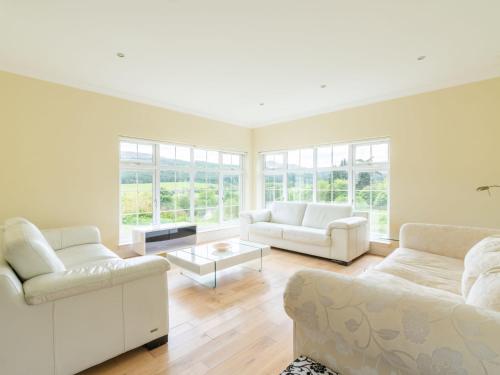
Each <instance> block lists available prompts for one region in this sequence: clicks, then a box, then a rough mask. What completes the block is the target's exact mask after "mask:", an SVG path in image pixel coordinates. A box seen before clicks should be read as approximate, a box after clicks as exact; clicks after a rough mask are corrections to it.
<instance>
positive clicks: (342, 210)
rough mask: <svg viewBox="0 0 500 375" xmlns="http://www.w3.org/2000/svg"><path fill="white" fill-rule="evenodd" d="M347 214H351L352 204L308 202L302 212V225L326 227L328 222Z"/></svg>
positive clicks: (344, 216)
mask: <svg viewBox="0 0 500 375" xmlns="http://www.w3.org/2000/svg"><path fill="white" fill-rule="evenodd" d="M349 216H352V206H349V205H338V204H318V203H309V204H308V205H307V208H306V211H305V213H304V220H302V225H303V226H305V227H311V228H318V229H326V228H327V227H328V224H329V223H330V222H332V221H334V220H337V219H343V218H346V217H349Z"/></svg>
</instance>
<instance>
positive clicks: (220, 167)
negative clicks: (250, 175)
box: [120, 140, 244, 243]
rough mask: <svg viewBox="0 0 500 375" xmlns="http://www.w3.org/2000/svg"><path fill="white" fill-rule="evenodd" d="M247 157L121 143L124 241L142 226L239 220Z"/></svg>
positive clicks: (162, 146) (121, 221) (218, 222)
mask: <svg viewBox="0 0 500 375" xmlns="http://www.w3.org/2000/svg"><path fill="white" fill-rule="evenodd" d="M243 158H244V155H242V154H238V153H228V152H220V151H215V150H204V149H199V148H194V147H189V146H181V145H173V144H163V143H155V142H146V141H135V140H122V141H121V142H120V242H121V243H127V242H130V240H131V232H132V229H133V227H135V226H139V225H155V224H172V223H181V222H195V223H197V224H198V225H199V226H202V227H203V226H217V225H221V224H224V223H230V222H235V221H237V220H238V218H239V212H240V209H241V204H242V195H243V184H242V181H243V161H244V159H243Z"/></svg>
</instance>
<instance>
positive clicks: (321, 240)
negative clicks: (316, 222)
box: [283, 227, 331, 246]
mask: <svg viewBox="0 0 500 375" xmlns="http://www.w3.org/2000/svg"><path fill="white" fill-rule="evenodd" d="M283 239H284V240H288V241H295V242H300V243H310V244H312V245H319V246H329V245H330V243H331V238H330V236H328V235H326V234H325V230H324V229H316V228H309V227H290V228H284V229H283Z"/></svg>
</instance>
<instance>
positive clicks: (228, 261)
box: [167, 240, 271, 288]
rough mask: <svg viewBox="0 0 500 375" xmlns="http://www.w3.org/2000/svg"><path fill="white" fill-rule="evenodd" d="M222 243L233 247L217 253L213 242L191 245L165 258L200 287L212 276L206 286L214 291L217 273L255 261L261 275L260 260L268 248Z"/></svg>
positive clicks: (235, 242)
mask: <svg viewBox="0 0 500 375" xmlns="http://www.w3.org/2000/svg"><path fill="white" fill-rule="evenodd" d="M224 242H229V243H230V244H231V245H232V247H231V248H230V249H228V250H225V251H220V250H217V249H215V248H214V243H212V244H205V245H198V246H191V247H186V248H184V249H178V250H174V251H171V252H168V253H167V259H168V260H170V261H171V262H172V263H173V264H175V265H177V266H179V267H180V268H181V269H182V271H181V273H182V274H185V275H186V276H188V277H190V278H192V279H194V280H195V281H198V282H200V283H201V284H205V285H206V284H207V282H206V280H205V279H204V278H205V276H208V277H210V275H212V278H211V280H209V282H208V284H209V285H210V286H211V287H213V288H215V287H216V286H217V273H218V272H219V271H222V270H224V269H226V268H230V267H234V266H240V265H242V264H243V263H245V264H249V263H253V262H254V261H255V262H258V267H257V270H258V271H259V272H260V271H262V257H263V256H265V255H268V254H270V251H271V249H270V247H269V246H268V245H263V244H258V243H253V242H248V241H241V240H228V241H224ZM254 269H255V268H254ZM199 277H201V278H199Z"/></svg>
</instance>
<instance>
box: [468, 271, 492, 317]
mask: <svg viewBox="0 0 500 375" xmlns="http://www.w3.org/2000/svg"><path fill="white" fill-rule="evenodd" d="M466 303H467V304H469V305H474V306H479V307H483V308H485V309H490V310H495V311H500V268H493V269H491V270H490V271H488V272H486V273H482V274H481V275H479V277H478V278H477V280H476V282H475V283H474V285H472V288H471V289H470V291H469V294H468V296H467V300H466Z"/></svg>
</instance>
